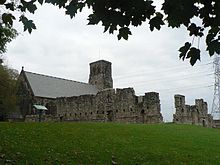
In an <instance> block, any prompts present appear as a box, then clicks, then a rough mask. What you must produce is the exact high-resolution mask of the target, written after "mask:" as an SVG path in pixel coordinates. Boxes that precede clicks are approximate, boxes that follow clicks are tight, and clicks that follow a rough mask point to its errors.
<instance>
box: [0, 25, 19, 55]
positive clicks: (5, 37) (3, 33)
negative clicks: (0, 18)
mask: <svg viewBox="0 0 220 165" xmlns="http://www.w3.org/2000/svg"><path fill="white" fill-rule="evenodd" d="M16 36H17V31H16V30H15V29H13V28H12V27H10V26H4V25H2V24H0V54H2V53H5V52H6V45H7V43H9V42H11V41H12V39H14V38H15V37H16Z"/></svg>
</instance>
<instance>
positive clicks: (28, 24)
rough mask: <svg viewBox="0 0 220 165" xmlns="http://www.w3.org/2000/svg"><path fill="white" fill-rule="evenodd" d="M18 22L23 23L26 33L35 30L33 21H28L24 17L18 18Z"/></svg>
mask: <svg viewBox="0 0 220 165" xmlns="http://www.w3.org/2000/svg"><path fill="white" fill-rule="evenodd" d="M19 21H21V22H22V23H23V25H24V31H26V30H28V32H29V33H31V32H32V30H33V29H36V26H35V24H34V23H33V20H28V19H27V18H26V17H25V16H24V15H22V16H21V17H20V20H19Z"/></svg>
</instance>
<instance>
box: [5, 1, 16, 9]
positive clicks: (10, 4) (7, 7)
mask: <svg viewBox="0 0 220 165" xmlns="http://www.w3.org/2000/svg"><path fill="white" fill-rule="evenodd" d="M5 7H6V9H10V10H11V11H14V10H15V8H14V3H13V2H12V3H7V4H5Z"/></svg>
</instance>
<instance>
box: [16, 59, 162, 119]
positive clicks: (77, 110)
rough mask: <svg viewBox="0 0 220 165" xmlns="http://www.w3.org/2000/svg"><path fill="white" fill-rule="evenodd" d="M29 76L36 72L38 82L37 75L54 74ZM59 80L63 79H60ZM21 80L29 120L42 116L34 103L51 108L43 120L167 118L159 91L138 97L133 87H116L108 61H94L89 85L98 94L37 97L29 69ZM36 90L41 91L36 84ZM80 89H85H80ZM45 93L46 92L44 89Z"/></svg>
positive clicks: (21, 104)
mask: <svg viewBox="0 0 220 165" xmlns="http://www.w3.org/2000/svg"><path fill="white" fill-rule="evenodd" d="M29 75H33V76H34V78H35V80H36V81H38V79H36V76H39V78H42V77H43V78H44V79H45V77H46V78H50V76H44V75H39V74H34V73H33V74H32V73H31V74H30V73H29ZM53 79H54V78H53ZM32 80H33V79H32ZM55 80H56V81H60V80H59V78H56V79H55ZM62 81H63V80H62ZM67 81H69V80H67ZM19 82H20V83H19V84H20V85H19V86H20V88H19V92H18V95H19V97H20V103H19V107H20V109H21V111H23V112H24V113H23V115H24V116H25V118H26V121H33V122H34V121H39V115H38V114H37V112H36V111H35V110H34V109H33V105H34V104H38V105H44V106H46V107H47V109H48V111H46V112H45V113H43V114H42V120H41V121H51V120H55V121H57V119H59V120H60V121H100V122H128V123H160V122H162V121H163V118H162V114H161V109H160V99H159V94H158V93H156V92H149V93H145V95H144V96H136V95H135V92H134V90H133V88H124V89H113V80H112V70H111V63H110V62H108V61H104V60H100V61H96V62H93V63H91V64H90V76H89V84H92V85H95V86H96V87H97V89H98V92H97V93H96V94H84V95H79V96H68V97H55V98H49V97H42V96H39V95H38V96H36V95H34V92H33V90H32V86H31V84H30V83H29V82H28V78H27V76H26V75H25V71H22V72H21V74H20V77H19ZM39 82H42V81H39ZM32 83H33V82H32ZM44 83H45V81H44ZM33 84H34V83H33ZM39 87H41V85H40V86H39ZM35 90H37V91H38V89H36V86H35ZM80 90H81V91H82V90H84V89H82V88H80ZM43 93H45V92H44V91H43ZM24 102H25V104H24Z"/></svg>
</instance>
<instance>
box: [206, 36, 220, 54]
mask: <svg viewBox="0 0 220 165" xmlns="http://www.w3.org/2000/svg"><path fill="white" fill-rule="evenodd" d="M207 45H208V46H207V50H208V51H209V54H210V56H213V55H214V54H215V53H217V54H220V41H219V40H218V39H217V40H214V41H212V42H210V43H209V44H207Z"/></svg>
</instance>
